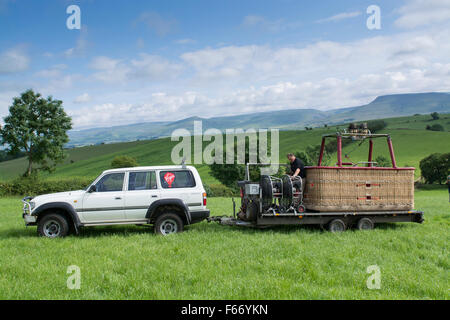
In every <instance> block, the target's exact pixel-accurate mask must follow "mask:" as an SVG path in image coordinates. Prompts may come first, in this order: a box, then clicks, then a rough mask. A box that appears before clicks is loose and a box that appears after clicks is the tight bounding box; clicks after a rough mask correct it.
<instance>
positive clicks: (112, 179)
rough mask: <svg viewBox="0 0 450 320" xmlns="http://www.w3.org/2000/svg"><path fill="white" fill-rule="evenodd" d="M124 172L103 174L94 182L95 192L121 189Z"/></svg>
mask: <svg viewBox="0 0 450 320" xmlns="http://www.w3.org/2000/svg"><path fill="white" fill-rule="evenodd" d="M124 177H125V173H123V172H122V173H111V174H107V175H105V176H103V177H102V178H101V179H100V180H99V181H98V182H97V183H96V184H95V187H96V191H97V192H111V191H122V189H123V178H124Z"/></svg>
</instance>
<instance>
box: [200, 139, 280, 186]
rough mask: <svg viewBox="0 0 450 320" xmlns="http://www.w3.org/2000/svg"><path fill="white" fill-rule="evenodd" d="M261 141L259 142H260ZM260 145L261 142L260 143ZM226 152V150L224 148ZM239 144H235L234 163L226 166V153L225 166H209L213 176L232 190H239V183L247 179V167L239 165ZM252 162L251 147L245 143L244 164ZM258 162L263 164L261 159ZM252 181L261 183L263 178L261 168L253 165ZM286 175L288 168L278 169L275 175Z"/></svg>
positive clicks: (269, 147) (216, 164)
mask: <svg viewBox="0 0 450 320" xmlns="http://www.w3.org/2000/svg"><path fill="white" fill-rule="evenodd" d="M258 141H259V140H258ZM258 144H259V142H258ZM267 149H268V150H270V149H271V146H270V141H268V143H267ZM224 150H226V148H225V147H224ZM237 153H238V143H237V142H234V163H233V164H226V154H225V153H224V155H223V156H224V158H223V164H218V163H215V162H214V163H213V164H211V165H209V168H210V172H211V175H212V176H213V177H214V178H216V179H217V180H219V181H220V182H221V183H222V184H223V185H225V186H227V187H229V188H230V189H233V190H237V189H238V185H237V181H241V180H244V179H246V165H245V164H238V157H237ZM249 160H250V155H249V145H248V143H247V142H245V159H244V162H245V163H248V162H249ZM257 161H259V162H261V159H259V158H258V159H257ZM249 173H250V180H251V181H259V179H260V176H261V167H260V166H256V165H252V166H249ZM285 173H286V167H284V166H280V167H279V168H278V172H277V173H276V174H274V175H275V176H279V177H280V176H281V175H283V174H285Z"/></svg>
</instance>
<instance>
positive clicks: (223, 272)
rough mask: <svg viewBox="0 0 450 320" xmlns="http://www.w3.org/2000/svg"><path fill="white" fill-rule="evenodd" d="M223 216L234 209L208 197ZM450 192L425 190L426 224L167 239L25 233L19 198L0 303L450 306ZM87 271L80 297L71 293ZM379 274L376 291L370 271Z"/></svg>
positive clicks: (3, 238)
mask: <svg viewBox="0 0 450 320" xmlns="http://www.w3.org/2000/svg"><path fill="white" fill-rule="evenodd" d="M208 201H209V203H208V204H209V207H210V209H211V210H212V212H213V213H214V214H215V215H222V214H229V213H230V212H231V210H232V209H231V201H230V199H225V198H213V199H209V200H208ZM449 206H450V205H449V203H448V194H447V190H445V189H440V190H432V191H418V192H417V193H416V208H417V209H421V210H424V211H425V218H426V221H425V222H424V224H422V225H419V224H413V223H401V224H384V225H380V226H377V228H376V229H375V230H372V231H353V230H352V231H347V232H345V233H342V234H331V233H328V232H324V231H321V230H320V229H319V228H303V227H277V228H269V229H264V230H254V229H244V228H237V227H226V226H220V225H217V224H208V223H206V222H202V223H200V224H197V225H192V226H190V227H188V228H187V230H186V232H184V233H182V234H177V235H173V236H169V237H159V236H155V235H154V234H153V233H152V230H151V229H150V228H146V227H136V226H120V227H119V226H117V227H95V228H87V229H84V230H83V231H82V234H81V235H80V236H70V237H68V238H65V239H54V240H50V239H44V238H38V237H37V236H36V228H35V227H29V228H25V226H24V225H23V221H22V218H21V205H20V201H19V199H18V198H3V199H0V218H1V219H0V257H1V259H0V299H449V297H450V296H449V289H450V286H449V284H450V283H449V255H448V254H449V253H448V243H449V240H450V239H449V222H450V209H449ZM70 265H77V266H79V267H80V268H81V289H80V290H69V289H67V287H66V281H67V277H68V274H66V271H67V267H68V266H70ZM370 265H378V266H379V267H380V268H381V281H382V282H381V289H380V290H369V289H367V287H366V279H367V278H368V276H369V274H367V273H366V268H367V267H368V266H370Z"/></svg>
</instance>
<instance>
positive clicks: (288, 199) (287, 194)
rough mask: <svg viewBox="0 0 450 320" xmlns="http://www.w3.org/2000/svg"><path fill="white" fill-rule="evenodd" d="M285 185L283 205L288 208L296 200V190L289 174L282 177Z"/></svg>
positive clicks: (281, 202)
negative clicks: (294, 190)
mask: <svg viewBox="0 0 450 320" xmlns="http://www.w3.org/2000/svg"><path fill="white" fill-rule="evenodd" d="M281 181H282V185H283V196H282V198H281V199H280V204H281V206H282V207H283V208H284V209H285V210H287V209H289V208H290V207H291V206H292V203H293V202H294V192H293V185H292V180H291V177H290V176H288V175H284V176H283V177H282V178H281Z"/></svg>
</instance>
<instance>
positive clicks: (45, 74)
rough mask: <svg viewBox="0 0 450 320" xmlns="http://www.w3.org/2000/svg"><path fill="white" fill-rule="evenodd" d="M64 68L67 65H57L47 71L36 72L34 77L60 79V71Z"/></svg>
mask: <svg viewBox="0 0 450 320" xmlns="http://www.w3.org/2000/svg"><path fill="white" fill-rule="evenodd" d="M66 68H67V65H65V64H57V65H54V66H51V67H50V68H48V69H43V70H41V71H38V72H36V73H35V76H36V77H41V78H56V77H60V76H61V75H62V71H63V70H64V69H66Z"/></svg>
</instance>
